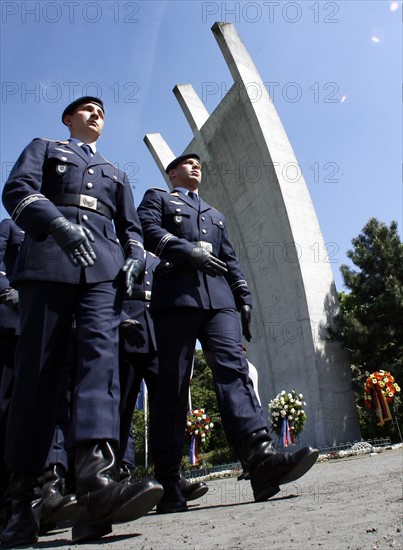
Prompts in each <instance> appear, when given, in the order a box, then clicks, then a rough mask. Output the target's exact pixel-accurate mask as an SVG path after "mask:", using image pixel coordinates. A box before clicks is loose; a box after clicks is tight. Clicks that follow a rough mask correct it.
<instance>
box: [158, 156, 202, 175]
mask: <svg viewBox="0 0 403 550" xmlns="http://www.w3.org/2000/svg"><path fill="white" fill-rule="evenodd" d="M187 159H196V160H198V161H199V162H200V157H199V155H198V154H197V153H187V154H186V155H181V156H180V157H176V159H174V160H173V161H172V162H170V163H169V164H168V166H167V167H166V168H165V172H166V173H167V174H169V171H170V170H173V169H174V168H176V167H177V166H178V164H180V163H181V162H183V161H184V160H187Z"/></svg>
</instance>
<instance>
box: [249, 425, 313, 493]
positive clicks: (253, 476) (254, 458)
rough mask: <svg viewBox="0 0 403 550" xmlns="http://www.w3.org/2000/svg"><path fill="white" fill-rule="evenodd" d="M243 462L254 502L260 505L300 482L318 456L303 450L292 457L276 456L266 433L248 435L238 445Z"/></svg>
mask: <svg viewBox="0 0 403 550" xmlns="http://www.w3.org/2000/svg"><path fill="white" fill-rule="evenodd" d="M240 455H241V457H242V462H245V463H246V464H247V465H248V467H249V475H250V480H251V485H252V489H253V496H254V498H255V501H256V502H263V501H264V500H267V499H268V498H270V497H272V496H274V495H275V494H277V493H278V492H279V491H280V487H279V486H280V485H283V484H284V483H290V482H292V481H295V480H297V479H299V478H300V477H301V476H303V475H304V474H306V472H307V471H308V470H309V469H310V468H312V466H313V465H314V464H315V462H316V460H317V458H318V456H319V452H318V451H317V450H316V449H312V448H311V447H303V448H302V449H300V450H299V451H296V452H295V453H290V452H286V453H278V452H277V451H276V450H275V449H274V447H273V440H272V439H271V438H270V436H269V434H268V433H267V432H266V430H264V429H262V430H258V431H257V432H253V433H251V434H249V435H248V436H247V437H246V438H245V439H243V440H242V441H241V443H240Z"/></svg>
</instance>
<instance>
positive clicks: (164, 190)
mask: <svg viewBox="0 0 403 550" xmlns="http://www.w3.org/2000/svg"><path fill="white" fill-rule="evenodd" d="M151 189H152V190H153V191H163V192H164V193H168V191H167V190H166V189H163V188H162V187H150V190H151Z"/></svg>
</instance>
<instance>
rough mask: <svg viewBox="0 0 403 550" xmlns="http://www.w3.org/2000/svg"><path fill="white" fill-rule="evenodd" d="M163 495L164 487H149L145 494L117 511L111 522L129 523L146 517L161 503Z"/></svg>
mask: <svg viewBox="0 0 403 550" xmlns="http://www.w3.org/2000/svg"><path fill="white" fill-rule="evenodd" d="M163 494H164V490H163V488H162V487H147V488H146V489H145V490H144V492H142V493H138V494H137V495H136V496H135V497H134V498H133V499H132V500H130V501H129V502H127V503H126V504H124V505H123V506H122V507H121V508H119V510H116V511H115V512H114V513H113V514H112V516H111V518H110V521H111V522H112V523H127V522H129V521H135V520H136V519H138V518H140V517H142V516H145V515H146V514H147V513H148V512H149V511H150V510H152V509H153V508H154V506H156V505H157V504H158V503H159V501H160V500H161V498H162V495H163ZM138 500H140V503H139V502H138Z"/></svg>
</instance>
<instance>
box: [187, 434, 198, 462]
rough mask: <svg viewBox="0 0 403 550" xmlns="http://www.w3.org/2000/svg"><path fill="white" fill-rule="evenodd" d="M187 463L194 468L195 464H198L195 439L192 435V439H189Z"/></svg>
mask: <svg viewBox="0 0 403 550" xmlns="http://www.w3.org/2000/svg"><path fill="white" fill-rule="evenodd" d="M189 463H190V465H191V466H196V465H197V464H199V452H198V445H197V437H196V436H195V435H192V437H191V438H190V446H189Z"/></svg>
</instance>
